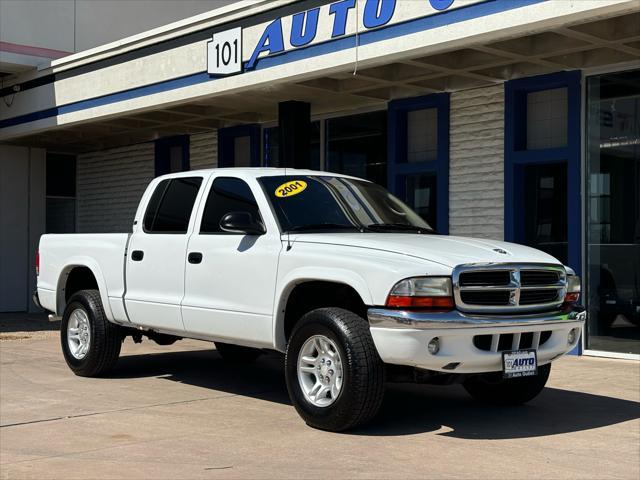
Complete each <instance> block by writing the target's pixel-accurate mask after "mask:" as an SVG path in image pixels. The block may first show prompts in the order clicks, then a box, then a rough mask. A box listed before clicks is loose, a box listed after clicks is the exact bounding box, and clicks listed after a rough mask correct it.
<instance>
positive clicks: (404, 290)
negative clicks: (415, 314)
mask: <svg viewBox="0 0 640 480" xmlns="http://www.w3.org/2000/svg"><path fill="white" fill-rule="evenodd" d="M387 306H388V307H413V308H437V309H451V308H453V306H454V303H453V295H452V288H451V278H450V277H413V278H407V279H405V280H402V281H400V282H398V283H396V284H395V285H394V287H393V288H392V289H391V292H390V293H389V296H388V297H387Z"/></svg>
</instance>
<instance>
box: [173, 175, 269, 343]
mask: <svg viewBox="0 0 640 480" xmlns="http://www.w3.org/2000/svg"><path fill="white" fill-rule="evenodd" d="M255 188H256V189H257V188H259V187H258V186H257V185H256V187H255ZM200 210H201V211H202V213H201V214H200V215H199V216H198V219H197V225H196V226H195V231H194V234H193V235H191V238H190V239H189V247H188V254H189V255H190V258H191V260H190V261H188V262H187V264H186V278H185V296H184V300H183V302H182V317H183V320H184V325H185V328H186V329H187V330H188V331H189V332H192V333H197V334H201V335H208V336H212V337H213V338H217V339H220V340H222V341H224V340H229V341H231V342H234V341H237V342H240V343H245V344H247V345H249V346H271V345H272V344H273V343H272V342H273V323H272V318H273V306H274V305H273V302H274V290H275V284H276V272H277V265H278V255H279V253H280V250H281V249H282V242H281V240H280V234H279V232H277V231H275V227H271V228H268V231H267V233H266V234H264V235H244V234H235V233H228V232H224V231H222V229H221V228H220V220H221V219H222V217H224V216H225V215H226V214H227V213H230V212H249V213H251V214H252V215H253V216H254V218H256V219H262V216H261V214H260V209H259V208H258V204H257V202H256V199H255V196H254V193H253V192H252V190H251V187H250V186H249V185H248V184H247V182H245V181H244V180H242V179H239V178H234V177H224V176H219V177H216V178H214V179H213V181H212V182H211V187H210V191H209V193H208V196H207V200H206V203H205V204H204V207H201V209H200ZM192 262H193V263H192Z"/></svg>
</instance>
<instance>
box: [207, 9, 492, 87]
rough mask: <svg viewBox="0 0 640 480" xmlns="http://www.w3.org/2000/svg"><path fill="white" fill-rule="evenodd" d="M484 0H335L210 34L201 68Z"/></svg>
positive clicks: (231, 70) (245, 62)
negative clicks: (268, 19)
mask: <svg viewBox="0 0 640 480" xmlns="http://www.w3.org/2000/svg"><path fill="white" fill-rule="evenodd" d="M484 1H487V0H410V1H409V0H340V1H337V2H332V3H328V4H326V5H322V6H321V7H316V8H312V9H310V10H306V11H303V12H298V13H294V14H293V15H288V16H285V17H279V18H276V19H274V20H271V21H269V22H266V23H263V24H260V25H253V26H251V27H247V28H241V27H238V28H234V29H232V30H226V31H224V32H220V33H216V34H214V35H213V38H212V40H210V41H209V42H208V43H207V59H208V61H207V71H208V73H209V74H211V75H230V74H236V73H241V72H243V71H244V70H252V69H254V68H255V67H256V64H257V63H258V62H259V61H260V59H262V58H265V57H268V56H272V55H278V54H281V53H285V52H289V51H292V50H295V49H298V48H302V47H307V46H309V45H315V44H318V43H323V42H327V41H330V40H334V39H338V38H340V37H345V36H352V35H354V34H355V33H356V32H360V33H363V32H366V31H367V30H372V29H376V28H382V27H385V26H388V25H393V24H396V23H401V22H405V21H408V20H414V19H417V18H421V17H426V16H429V15H435V14H440V13H444V12H446V11H448V10H452V9H454V8H456V9H457V8H460V7H464V6H467V5H471V4H474V3H480V2H484Z"/></svg>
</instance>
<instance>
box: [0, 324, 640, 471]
mask: <svg viewBox="0 0 640 480" xmlns="http://www.w3.org/2000/svg"><path fill="white" fill-rule="evenodd" d="M51 333H52V334H53V332H51ZM29 336H30V335H26V337H29ZM0 362H1V363H0V425H1V426H0V477H1V478H3V479H6V478H38V479H46V478H64V479H69V480H70V479H75V478H82V479H86V478H122V477H125V478H158V479H164V478H166V479H174V478H194V479H195V478H205V479H208V478H306V479H313V478H403V479H404V478H491V479H497V478H509V479H515V478H517V479H528V478H545V479H554V478H585V479H586V478H593V479H603V478H624V479H634V480H637V479H638V478H640V420H639V417H640V403H639V402H640V364H639V363H638V362H632V361H622V360H606V359H598V358H587V357H582V358H577V357H568V358H564V359H562V360H560V361H559V362H557V363H556V364H555V366H554V369H553V371H552V375H551V380H550V385H549V388H547V389H546V390H545V391H544V392H543V393H542V394H541V395H540V396H539V397H538V398H537V399H536V400H534V401H533V402H531V403H530V404H529V405H527V406H524V407H517V408H495V407H487V406H482V405H478V404H476V403H474V402H473V401H472V400H471V399H470V398H469V397H468V396H467V395H466V393H465V392H464V391H463V390H462V388H461V387H458V386H453V387H431V386H415V385H394V386H390V388H389V390H388V393H387V397H386V399H385V403H384V406H383V409H382V412H381V413H380V415H379V416H378V418H376V419H375V420H374V421H373V423H372V424H371V425H369V426H367V427H364V428H361V429H359V430H357V431H354V432H350V433H347V434H333V433H327V432H320V431H317V430H313V429H311V428H309V427H307V426H306V425H305V424H304V423H303V422H302V421H301V419H300V418H299V417H298V415H297V414H296V412H295V410H294V409H293V407H291V406H290V404H289V400H288V398H287V393H286V388H285V384H284V378H283V373H282V366H281V364H282V359H281V357H279V356H277V355H271V356H266V357H263V358H261V359H260V360H259V361H258V362H257V364H256V365H254V366H252V367H238V366H233V365H229V364H227V363H225V362H224V361H222V360H221V359H220V357H219V356H218V355H217V353H216V352H215V350H214V349H213V348H212V346H211V344H207V343H203V342H197V341H180V342H177V343H176V344H175V345H173V346H170V347H160V346H157V345H155V344H154V343H153V342H150V341H145V342H143V344H141V345H134V344H133V343H132V342H131V341H130V340H127V342H126V343H125V345H124V348H123V356H122V358H121V359H120V361H119V363H118V366H117V369H116V371H115V372H114V374H113V375H112V376H111V377H110V378H103V379H87V378H80V377H76V376H74V375H73V374H72V373H71V371H70V370H69V369H68V368H67V366H66V364H65V363H64V360H63V358H62V354H61V352H60V345H59V339H58V338H57V336H55V334H54V335H47V336H45V337H38V336H37V337H35V338H20V336H18V337H16V338H13V339H5V341H2V342H0Z"/></svg>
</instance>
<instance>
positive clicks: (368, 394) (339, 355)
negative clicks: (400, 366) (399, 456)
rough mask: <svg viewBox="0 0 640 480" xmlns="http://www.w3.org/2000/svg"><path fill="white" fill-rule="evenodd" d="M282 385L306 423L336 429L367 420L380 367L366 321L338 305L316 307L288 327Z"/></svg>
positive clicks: (378, 388) (378, 396)
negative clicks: (285, 384)
mask: <svg viewBox="0 0 640 480" xmlns="http://www.w3.org/2000/svg"><path fill="white" fill-rule="evenodd" d="M285 374H286V381H287V390H288V391H289V397H290V398H291V402H292V403H293V405H294V407H295V408H296V410H297V411H298V413H299V414H300V416H301V417H302V418H303V419H304V421H305V422H306V423H307V424H308V425H309V426H311V427H315V428H319V429H321V430H329V431H333V432H339V431H343V430H347V429H349V428H353V427H355V426H357V425H360V424H362V423H365V422H366V421H368V420H369V419H371V418H372V417H373V416H374V415H375V414H376V413H377V412H378V409H379V408H380V404H381V403H382V398H383V395H384V370H383V364H382V361H381V360H380V357H379V356H378V352H377V351H376V348H375V345H374V344H373V339H372V338H371V333H370V331H369V325H368V323H367V322H366V320H364V319H363V318H361V317H359V316H358V315H356V314H355V313H352V312H350V311H348V310H344V309H341V308H319V309H317V310H313V311H311V312H309V313H307V314H306V315H304V316H303V317H302V318H301V319H300V321H299V322H298V324H297V325H296V327H295V328H294V330H293V332H292V334H291V338H290V340H289V344H288V346H287V353H286V358H285Z"/></svg>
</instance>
